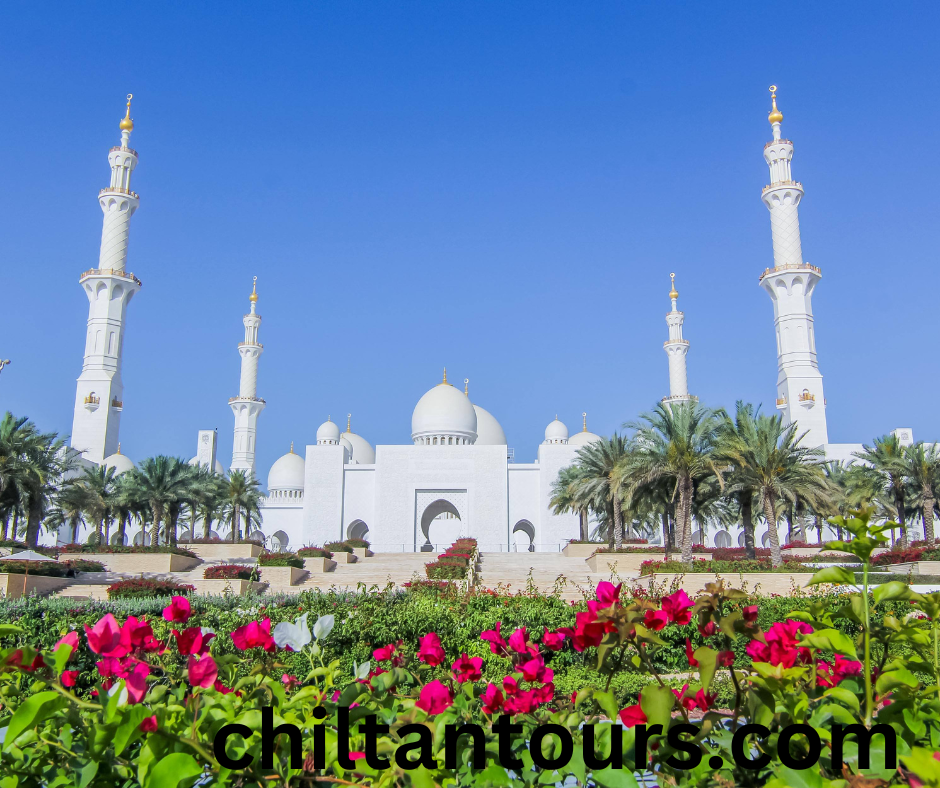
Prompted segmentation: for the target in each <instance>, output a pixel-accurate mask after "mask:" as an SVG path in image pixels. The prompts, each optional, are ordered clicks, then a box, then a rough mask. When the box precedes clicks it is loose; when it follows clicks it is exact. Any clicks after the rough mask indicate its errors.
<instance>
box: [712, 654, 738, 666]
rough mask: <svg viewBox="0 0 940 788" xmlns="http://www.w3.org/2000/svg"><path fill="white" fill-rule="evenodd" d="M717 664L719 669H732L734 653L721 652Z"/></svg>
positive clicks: (716, 660)
mask: <svg viewBox="0 0 940 788" xmlns="http://www.w3.org/2000/svg"><path fill="white" fill-rule="evenodd" d="M715 664H716V665H717V666H718V667H719V668H730V667H731V666H732V665H733V664H734V652H733V651H719V652H718V656H717V657H716V659H715Z"/></svg>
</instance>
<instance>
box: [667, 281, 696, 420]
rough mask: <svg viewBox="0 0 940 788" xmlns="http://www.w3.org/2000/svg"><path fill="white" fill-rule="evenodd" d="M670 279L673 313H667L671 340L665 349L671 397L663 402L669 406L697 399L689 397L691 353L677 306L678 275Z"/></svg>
mask: <svg viewBox="0 0 940 788" xmlns="http://www.w3.org/2000/svg"><path fill="white" fill-rule="evenodd" d="M669 278H670V280H671V281H672V289H671V290H670V291H669V298H670V300H671V301H672V311H671V312H667V313H666V325H667V326H669V339H667V340H666V341H665V342H663V349H664V350H665V351H666V357H667V358H668V359H669V396H668V397H663V402H664V403H667V404H668V403H670V402H683V401H685V400H690V399H695V397H692V396H690V395H689V377H688V374H687V373H686V369H685V357H686V354H687V353H688V352H689V340H687V339H683V338H682V324H683V323H684V322H685V314H684V313H682V312H680V311H679V307H678V306H677V305H676V301H677V300H678V298H679V293H678V292H677V291H676V275H675V274H669Z"/></svg>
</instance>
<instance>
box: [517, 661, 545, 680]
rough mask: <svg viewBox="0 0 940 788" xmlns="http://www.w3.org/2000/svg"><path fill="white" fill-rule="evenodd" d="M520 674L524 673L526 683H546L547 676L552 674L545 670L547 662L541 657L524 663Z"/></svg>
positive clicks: (520, 667)
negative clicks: (545, 677)
mask: <svg viewBox="0 0 940 788" xmlns="http://www.w3.org/2000/svg"><path fill="white" fill-rule="evenodd" d="M519 672H520V673H522V678H524V679H525V680H526V681H544V680H545V679H544V678H543V677H544V676H545V674H546V673H551V671H550V670H548V671H547V670H546V669H545V660H543V659H542V658H541V657H534V658H533V659H530V660H528V661H527V662H523V663H522V664H521V665H520V666H519ZM549 680H550V679H549Z"/></svg>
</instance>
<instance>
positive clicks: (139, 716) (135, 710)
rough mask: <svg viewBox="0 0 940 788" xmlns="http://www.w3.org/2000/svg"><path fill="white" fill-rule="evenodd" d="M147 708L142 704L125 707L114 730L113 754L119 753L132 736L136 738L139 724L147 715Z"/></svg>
mask: <svg viewBox="0 0 940 788" xmlns="http://www.w3.org/2000/svg"><path fill="white" fill-rule="evenodd" d="M147 711H148V709H145V708H144V707H143V706H131V707H129V708H128V709H127V712H126V713H125V715H124V722H122V723H121V724H120V725H119V726H118V728H117V730H116V731H115V732H114V738H113V742H114V754H115V755H120V754H121V753H122V752H124V748H125V747H127V745H128V744H130V743H131V740H132V738H133V739H136V738H137V735H136V734H139V733H140V730H139V726H140V723H141V722H142V721H143V719H144V717H146V716H148V715H147Z"/></svg>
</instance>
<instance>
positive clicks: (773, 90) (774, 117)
mask: <svg viewBox="0 0 940 788" xmlns="http://www.w3.org/2000/svg"><path fill="white" fill-rule="evenodd" d="M770 101H771V103H772V104H773V109H772V110H771V111H770V114H769V115H768V116H767V120H768V121H770V125H771V126H773V125H774V123H781V122H782V121H783V113H782V112H781V111H780V110H779V109H777V86H776V85H771V86H770Z"/></svg>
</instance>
